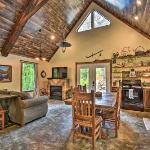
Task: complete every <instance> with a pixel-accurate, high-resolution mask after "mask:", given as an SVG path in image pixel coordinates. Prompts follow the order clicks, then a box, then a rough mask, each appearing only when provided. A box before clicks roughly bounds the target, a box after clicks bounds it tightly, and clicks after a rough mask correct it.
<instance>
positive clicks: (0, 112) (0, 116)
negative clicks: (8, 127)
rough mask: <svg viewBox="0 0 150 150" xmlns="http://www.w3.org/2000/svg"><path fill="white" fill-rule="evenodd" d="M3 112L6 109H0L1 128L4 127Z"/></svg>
mask: <svg viewBox="0 0 150 150" xmlns="http://www.w3.org/2000/svg"><path fill="white" fill-rule="evenodd" d="M5 112H6V110H3V109H0V121H1V129H2V130H3V129H4V128H5Z"/></svg>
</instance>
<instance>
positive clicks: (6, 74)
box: [0, 65, 12, 82]
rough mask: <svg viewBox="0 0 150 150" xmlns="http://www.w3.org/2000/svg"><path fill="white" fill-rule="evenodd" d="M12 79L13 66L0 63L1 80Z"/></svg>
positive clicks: (7, 80) (9, 80) (8, 80)
mask: <svg viewBox="0 0 150 150" xmlns="http://www.w3.org/2000/svg"><path fill="white" fill-rule="evenodd" d="M11 81H12V66H9V65H0V82H11Z"/></svg>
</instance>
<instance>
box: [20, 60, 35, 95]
mask: <svg viewBox="0 0 150 150" xmlns="http://www.w3.org/2000/svg"><path fill="white" fill-rule="evenodd" d="M21 68H22V75H21V76H22V81H21V82H22V84H21V85H22V91H24V92H26V91H34V90H35V88H36V64H34V63H28V62H22V67H21Z"/></svg>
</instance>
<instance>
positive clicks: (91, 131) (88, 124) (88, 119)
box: [72, 91, 102, 149]
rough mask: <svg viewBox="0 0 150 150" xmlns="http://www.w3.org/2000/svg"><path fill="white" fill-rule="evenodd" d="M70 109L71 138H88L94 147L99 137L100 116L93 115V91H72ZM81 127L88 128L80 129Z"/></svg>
mask: <svg viewBox="0 0 150 150" xmlns="http://www.w3.org/2000/svg"><path fill="white" fill-rule="evenodd" d="M72 111H73V113H72V115H73V139H74V138H75V137H76V136H77V137H82V138H86V139H90V140H92V147H93V149H95V144H96V139H98V138H101V123H102V118H101V117H100V116H98V117H96V115H95V97H94V91H91V93H85V92H82V93H81V92H74V95H73V103H72ZM83 127H85V129H88V130H86V131H85V130H82V129H83Z"/></svg>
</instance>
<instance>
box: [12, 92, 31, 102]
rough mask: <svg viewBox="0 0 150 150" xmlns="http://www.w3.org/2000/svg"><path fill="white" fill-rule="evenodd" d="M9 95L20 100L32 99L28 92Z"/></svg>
mask: <svg viewBox="0 0 150 150" xmlns="http://www.w3.org/2000/svg"><path fill="white" fill-rule="evenodd" d="M10 94H12V95H17V96H18V97H20V98H21V100H25V99H31V98H33V97H31V95H30V94H29V93H28V92H17V91H10Z"/></svg>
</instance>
